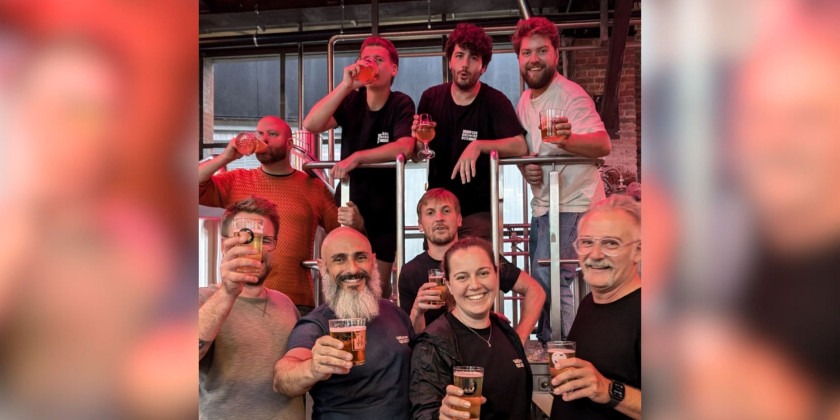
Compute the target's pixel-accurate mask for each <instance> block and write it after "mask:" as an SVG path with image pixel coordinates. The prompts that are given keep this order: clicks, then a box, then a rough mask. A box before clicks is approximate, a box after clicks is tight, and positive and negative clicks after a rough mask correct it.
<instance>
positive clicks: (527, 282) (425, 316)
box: [397, 188, 545, 343]
mask: <svg viewBox="0 0 840 420" xmlns="http://www.w3.org/2000/svg"><path fill="white" fill-rule="evenodd" d="M417 220H418V223H419V225H420V226H419V229H420V232H423V235H425V236H426V241H428V243H429V250H428V251H427V252H424V253H422V254H420V255H418V256H417V257H415V258H414V259H413V260H411V261H409V262H408V263H406V264H405V265H404V266H403V268H402V270H401V271H400V278H399V281H398V282H397V284H398V285H399V292H400V293H399V297H400V307H401V308H402V309H403V311H405V313H407V314H408V315H409V318H411V321H412V325H413V326H414V330H415V331H416V332H417V333H420V332H421V331H423V330H424V329H425V328H426V325H429V324H431V322H432V321H434V320H435V319H436V318H437V317H439V316H440V315H442V314H443V313H444V312H446V308H445V307H444V306H445V305H441V304H435V303H432V302H439V301H440V292H439V291H438V290H437V289H435V288H434V287H433V286H434V285H435V284H434V283H429V269H432V268H440V262H441V260H442V259H443V255H444V254H445V253H446V251H447V250H448V249H449V248H450V247H451V246H452V244H454V243H455V242H457V241H458V231H457V230H458V227H459V226H460V225H461V220H462V218H461V206H460V203H459V202H458V198H457V197H455V195H454V194H452V193H451V192H449V191H447V190H445V189H443V188H433V189H431V190H429V191H427V192H426V193H425V194H423V197H421V198H420V202H419V203H418V204H417ZM499 289H500V290H502V291H504V292H509V291H511V290H513V291H515V292H517V293H519V294H521V295H522V299H523V300H522V316H521V317H520V320H519V325H517V326H516V334H517V335H518V336H519V338H520V339H521V340H522V343H525V341H527V340H528V336H529V335H530V334H531V331H532V330H533V329H534V325H535V324H536V323H537V320H538V319H539V317H540V313H541V311H542V305H543V302H544V301H545V291H544V290H543V288H542V286H540V284H539V283H537V281H536V280H534V278H533V277H531V276H530V275H528V273H525V272H524V271H522V270H520V269H519V268H517V267H516V266H514V265H513V264H510V263H507V262H502V264H501V265H500V266H499Z"/></svg>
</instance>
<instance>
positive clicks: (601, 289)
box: [550, 195, 642, 419]
mask: <svg viewBox="0 0 840 420" xmlns="http://www.w3.org/2000/svg"><path fill="white" fill-rule="evenodd" d="M574 248H575V251H577V253H578V259H579V261H580V267H581V270H582V271H583V275H584V279H585V281H586V283H587V284H588V285H589V287H590V288H591V289H592V293H590V294H588V295H586V297H585V298H584V299H583V301H581V303H580V307H579V309H578V312H577V315H576V316H575V321H574V323H573V324H572V329H571V331H569V340H571V341H575V342H576V343H577V351H576V355H575V357H572V358H569V359H566V358H565V357H557V356H562V353H552V360H551V361H550V363H553V364H554V365H555V366H554V367H555V368H556V369H563V370H562V371H561V372H562V373H560V374H558V375H557V376H555V377H553V378H552V379H551V383H552V384H553V386H555V387H556V388H555V389H554V394H555V397H554V403H553V404H552V408H551V418H552V419H607V418H617V419H621V418H627V417H630V418H634V419H640V418H641V417H642V322H641V318H642V314H641V311H642V278H641V275H640V274H639V264H640V262H641V258H642V242H641V209H640V207H639V203H638V202H636V201H635V200H633V199H632V198H630V197H627V196H624V195H613V196H611V197H610V198H607V199H605V200H601V201H599V202H597V203H595V204H594V205H593V206H592V207H591V208H590V209H589V210H588V211H587V212H586V214H584V215H583V218H581V219H580V225H579V226H578V237H577V239H576V240H575V242H574ZM555 355H557V356H555ZM555 359H556V360H555Z"/></svg>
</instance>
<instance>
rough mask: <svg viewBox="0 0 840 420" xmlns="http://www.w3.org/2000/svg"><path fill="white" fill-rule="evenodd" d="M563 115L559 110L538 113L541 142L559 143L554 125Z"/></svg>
mask: <svg viewBox="0 0 840 420" xmlns="http://www.w3.org/2000/svg"><path fill="white" fill-rule="evenodd" d="M562 116H563V114H562V113H561V112H560V110H559V109H554V108H549V109H544V110H542V111H540V132H541V134H542V141H560V136H559V135H558V133H557V132H556V130H555V129H554V124H556V123H558V122H560V118H561V117H562Z"/></svg>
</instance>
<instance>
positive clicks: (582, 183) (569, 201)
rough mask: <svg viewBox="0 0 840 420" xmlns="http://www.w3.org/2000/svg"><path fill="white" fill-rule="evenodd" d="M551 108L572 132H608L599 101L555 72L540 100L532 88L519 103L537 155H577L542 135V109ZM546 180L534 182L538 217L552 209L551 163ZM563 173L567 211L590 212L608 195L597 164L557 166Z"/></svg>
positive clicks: (563, 208) (562, 198)
mask: <svg viewBox="0 0 840 420" xmlns="http://www.w3.org/2000/svg"><path fill="white" fill-rule="evenodd" d="M547 108H557V109H560V110H561V112H562V115H563V116H565V117H567V118H568V119H569V122H570V123H571V124H572V133H575V134H588V133H593V132H597V131H606V129H605V128H604V123H603V122H602V121H601V117H600V116H599V115H598V112H597V111H595V103H594V102H593V101H592V98H590V97H589V94H587V93H586V91H585V90H583V88H582V87H580V85H578V84H577V83H575V82H572V81H570V80H568V79H566V78H565V77H563V76H561V75H560V74H559V73H557V74H555V75H554V79H552V81H551V83H550V84H549V86H548V88H547V89H546V90H545V92H543V94H542V95H540V96H539V97H538V98H536V99H533V100H532V99H531V89H528V90H526V91H525V92H522V96H521V97H520V98H519V103H517V104H516V115H517V117H519V121H520V122H521V123H522V127H524V128H525V130H527V131H528V132H527V133H526V134H525V139H526V140H527V143H528V151H529V152H530V153H531V154H533V153H535V152H536V153H537V156H562V155H568V156H574V154H572V153H570V152H568V151H566V150H563V149H561V148H559V147H557V146H556V145H553V144H550V143H543V141H542V137H541V135H540V111H542V110H543V109H547ZM542 169H543V183H542V184H541V185H531V191H532V192H533V194H534V198H533V199H532V200H531V211H532V215H533V216H535V217H539V216H542V215H544V214H546V213H547V212H548V206H549V202H548V182H549V181H548V173H549V171H550V170H551V165H550V164H548V165H543V167H542ZM556 170H557V171H558V172H560V211H561V212H564V213H580V212H584V211H586V209H587V208H588V207H589V204H590V203H592V202H594V201H598V200H601V199H603V198H604V197H605V194H604V184H603V183H602V182H601V177H600V175H599V174H598V168H597V167H595V166H594V165H557V166H556Z"/></svg>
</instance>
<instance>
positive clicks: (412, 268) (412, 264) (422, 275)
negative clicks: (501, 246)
mask: <svg viewBox="0 0 840 420" xmlns="http://www.w3.org/2000/svg"><path fill="white" fill-rule="evenodd" d="M432 268H441V267H440V261H438V260H436V259H434V258H432V257H431V256H430V255H429V253H428V252H424V253H422V254H420V255H418V256H416V257H414V259H413V260H411V261H409V262H407V263H406V264H405V265H403V268H402V270H400V279H399V290H400V308H402V310H403V311H405V313H406V314H409V315H411V307H412V306H414V301H415V300H416V299H417V291H418V290H420V286H422V285H423V283H428V281H429V270H430V269H432ZM520 273H522V270H520V269H519V267H517V266H515V265H513V264H510V263H508V262H506V261H503V262H502V265H501V266H500V267H499V289H500V290H501V291H502V292H505V293H507V292H509V291H510V290H511V289H513V285H514V284H516V280H517V279H518V278H519V274H520ZM444 312H446V308H445V307H444V308H440V309H431V310H428V311H426V313H425V314H424V317H425V318H426V325H429V324H431V323H432V321H434V320H435V319H437V317H439V316H441V315H443V313H444Z"/></svg>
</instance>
